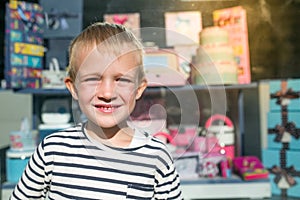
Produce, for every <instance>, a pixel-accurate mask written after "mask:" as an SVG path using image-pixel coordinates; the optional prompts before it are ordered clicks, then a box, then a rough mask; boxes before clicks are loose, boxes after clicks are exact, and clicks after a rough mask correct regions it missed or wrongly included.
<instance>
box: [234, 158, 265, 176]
mask: <svg viewBox="0 0 300 200" xmlns="http://www.w3.org/2000/svg"><path fill="white" fill-rule="evenodd" d="M233 168H234V170H235V172H237V173H238V174H239V175H240V176H241V177H242V178H243V179H244V180H256V179H267V178H268V177H269V172H268V170H267V169H265V167H264V166H263V164H262V163H261V162H260V160H259V159H258V158H257V157H255V156H241V157H236V158H234V159H233Z"/></svg>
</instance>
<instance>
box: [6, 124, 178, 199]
mask: <svg viewBox="0 0 300 200" xmlns="http://www.w3.org/2000/svg"><path fill="white" fill-rule="evenodd" d="M138 133H139V138H143V141H144V142H143V143H142V144H141V145H140V146H134V147H132V146H130V147H128V148H116V147H111V146H107V145H104V144H101V143H99V142H97V143H96V142H95V141H94V140H92V139H91V138H89V137H88V136H87V135H86V134H85V131H84V128H83V126H82V125H81V124H79V125H77V126H75V127H72V128H68V129H65V130H62V131H59V132H57V133H53V134H51V135H49V136H47V137H46V138H45V139H44V140H43V141H42V142H41V143H40V144H39V146H38V147H37V149H36V151H35V152H34V154H33V155H32V157H31V159H30V161H29V163H28V165H27V167H26V169H25V171H24V173H23V175H22V177H21V179H20V181H19V183H18V184H17V185H16V187H15V189H14V191H13V193H12V195H11V197H10V199H11V200H15V199H22V200H24V199H44V198H45V197H46V196H48V199H50V200H52V199H56V200H63V199H68V200H69V199H82V200H83V199H84V200H92V199H93V200H95V199H97V200H98V199H108V200H118V199H182V196H181V190H180V180H179V176H178V173H177V171H176V169H175V167H174V163H173V159H172V157H171V155H170V153H169V152H168V150H167V148H166V146H165V145H164V144H163V143H162V142H160V141H159V140H157V139H155V138H153V137H151V136H149V135H147V134H146V133H142V132H141V131H135V135H136V134H138Z"/></svg>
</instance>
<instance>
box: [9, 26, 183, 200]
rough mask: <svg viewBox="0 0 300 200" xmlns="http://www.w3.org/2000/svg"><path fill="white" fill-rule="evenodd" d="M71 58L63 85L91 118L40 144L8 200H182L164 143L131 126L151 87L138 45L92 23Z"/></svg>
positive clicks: (121, 31) (122, 32) (115, 29)
mask: <svg viewBox="0 0 300 200" xmlns="http://www.w3.org/2000/svg"><path fill="white" fill-rule="evenodd" d="M69 53H70V62H69V67H68V74H69V76H68V77H67V78H66V79H65V83H66V86H67V88H68V90H69V91H70V93H71V95H72V97H73V99H75V100H77V101H78V104H79V106H80V109H81V111H82V112H83V113H84V114H85V116H86V118H87V121H86V122H84V123H78V125H77V126H76V127H73V128H69V129H66V130H62V131H60V132H57V133H53V134H51V135H49V136H48V137H46V138H45V139H44V140H43V141H42V142H41V144H40V145H39V146H38V147H37V149H36V151H35V153H34V154H33V156H32V158H31V160H30V161H29V163H28V166H27V167H26V170H25V171H24V173H23V175H22V178H21V180H20V181H19V183H18V185H17V186H16V188H15V190H14V191H13V193H12V196H11V199H43V198H45V197H46V196H48V198H49V199H59V200H61V199H108V200H117V199H182V197H181V190H180V181H179V176H178V174H177V172H176V169H175V167H174V164H173V160H172V158H171V156H170V154H169V153H168V151H167V149H166V147H165V145H164V144H162V143H161V142H160V141H158V140H157V139H154V138H153V137H151V136H149V135H148V134H147V133H145V132H143V131H142V130H138V129H132V128H130V127H129V126H128V125H127V120H128V117H129V115H130V113H131V112H132V111H133V109H134V107H135V103H136V100H137V99H139V98H140V97H141V95H142V93H143V92H144V90H145V88H146V86H147V81H146V79H145V74H144V71H143V66H142V65H143V61H142V56H143V55H142V53H143V47H142V45H141V44H140V42H139V41H138V40H137V39H136V38H135V36H134V35H133V34H132V33H131V32H130V31H128V30H127V29H126V28H124V27H123V26H121V25H114V24H108V23H95V24H92V25H91V26H89V27H87V28H86V29H85V30H84V31H83V32H82V33H81V34H80V35H79V36H77V37H76V38H75V39H74V40H73V41H72V43H71V45H70V49H69Z"/></svg>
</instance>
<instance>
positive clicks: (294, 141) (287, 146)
mask: <svg viewBox="0 0 300 200" xmlns="http://www.w3.org/2000/svg"><path fill="white" fill-rule="evenodd" d="M269 97H270V101H269V112H268V113H267V116H268V117H267V119H268V120H267V128H268V135H267V145H268V146H267V148H266V149H263V151H262V157H263V163H264V165H265V166H266V167H267V168H268V169H269V172H270V179H271V185H272V193H273V194H276V195H281V196H282V197H283V198H286V197H287V196H292V197H300V192H299V191H300V184H299V183H300V165H299V163H300V160H299V156H300V147H299V146H300V102H299V98H300V80H299V79H287V80H272V81H269Z"/></svg>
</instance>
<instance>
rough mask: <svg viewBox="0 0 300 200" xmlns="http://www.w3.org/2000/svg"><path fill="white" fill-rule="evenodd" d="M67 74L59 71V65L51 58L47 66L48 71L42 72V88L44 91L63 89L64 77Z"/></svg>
mask: <svg viewBox="0 0 300 200" xmlns="http://www.w3.org/2000/svg"><path fill="white" fill-rule="evenodd" d="M66 75H67V73H66V71H65V70H60V68H59V63H58V60H57V59H56V58H52V60H51V62H50V64H49V70H46V69H44V70H43V71H42V88H45V89H64V88H66V86H65V82H64V80H65V77H66Z"/></svg>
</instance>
